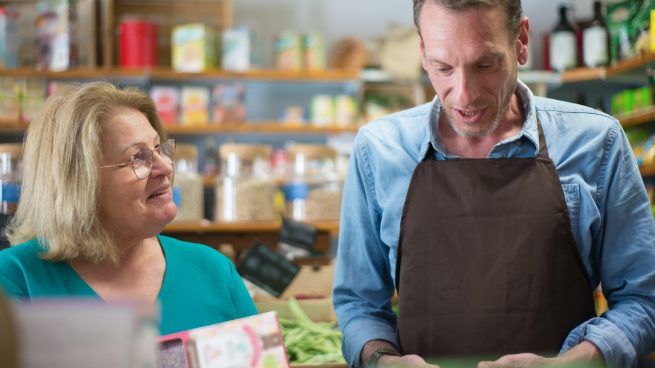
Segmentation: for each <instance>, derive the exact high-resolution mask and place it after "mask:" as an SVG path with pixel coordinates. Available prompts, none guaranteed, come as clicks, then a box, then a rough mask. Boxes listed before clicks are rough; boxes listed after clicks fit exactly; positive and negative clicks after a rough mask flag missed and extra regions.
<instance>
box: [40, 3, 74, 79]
mask: <svg viewBox="0 0 655 368" xmlns="http://www.w3.org/2000/svg"><path fill="white" fill-rule="evenodd" d="M69 13H70V8H69V4H68V1H66V0H58V1H48V2H39V3H38V16H37V18H36V40H35V50H36V68H37V69H45V70H66V69H68V68H69V67H70V56H71V49H70V46H71V39H70V27H71V25H70V22H69Z"/></svg>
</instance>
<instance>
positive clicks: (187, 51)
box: [171, 23, 216, 72]
mask: <svg viewBox="0 0 655 368" xmlns="http://www.w3.org/2000/svg"><path fill="white" fill-rule="evenodd" d="M172 33H173V37H172V38H173V40H172V44H171V49H172V52H173V69H174V70H177V71H181V72H201V71H204V70H207V69H211V68H213V67H214V66H215V65H216V46H215V36H214V31H213V30H212V29H210V28H209V27H208V26H206V25H204V24H202V23H193V24H185V25H179V26H176V27H174V28H173V32H172Z"/></svg>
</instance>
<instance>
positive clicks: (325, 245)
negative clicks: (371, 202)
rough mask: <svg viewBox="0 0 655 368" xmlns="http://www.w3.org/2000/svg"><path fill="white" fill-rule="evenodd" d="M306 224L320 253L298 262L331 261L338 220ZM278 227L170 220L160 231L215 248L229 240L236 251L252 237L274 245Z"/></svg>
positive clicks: (251, 241)
mask: <svg viewBox="0 0 655 368" xmlns="http://www.w3.org/2000/svg"><path fill="white" fill-rule="evenodd" d="M309 224H310V225H312V226H314V227H316V229H317V234H316V242H315V244H314V250H315V251H316V252H317V253H319V254H321V255H320V256H317V257H311V258H309V259H304V260H299V261H298V262H297V263H309V264H312V263H314V264H315V263H318V264H327V263H329V262H330V255H329V253H330V247H331V242H332V238H333V237H335V236H336V235H337V233H338V232H339V222H338V221H320V222H310V223H309ZM280 227H281V223H280V222H279V221H274V222H241V223H216V222H208V221H203V222H188V223H173V224H170V225H168V226H167V227H166V228H165V229H164V232H163V233H164V234H165V235H171V236H174V237H175V238H178V239H182V240H186V241H190V242H196V243H201V244H206V245H209V246H211V247H214V248H218V247H219V246H220V245H221V244H231V245H233V246H234V248H235V250H236V251H237V253H239V252H242V251H244V250H246V249H247V248H248V247H249V246H250V245H251V244H252V243H253V242H254V241H255V240H259V241H262V242H264V243H265V244H267V245H269V246H275V245H277V242H278V234H279V231H280Z"/></svg>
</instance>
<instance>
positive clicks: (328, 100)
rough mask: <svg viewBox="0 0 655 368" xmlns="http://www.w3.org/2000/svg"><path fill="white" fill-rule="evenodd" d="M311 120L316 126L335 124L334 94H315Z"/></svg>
mask: <svg viewBox="0 0 655 368" xmlns="http://www.w3.org/2000/svg"><path fill="white" fill-rule="evenodd" d="M310 120H311V122H312V124H314V125H316V126H328V125H333V124H334V99H333V98H332V96H330V95H315V96H314V97H312V106H311V117H310Z"/></svg>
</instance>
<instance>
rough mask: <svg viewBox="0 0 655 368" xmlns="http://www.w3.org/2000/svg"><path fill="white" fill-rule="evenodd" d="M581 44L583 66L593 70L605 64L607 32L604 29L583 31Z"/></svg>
mask: <svg viewBox="0 0 655 368" xmlns="http://www.w3.org/2000/svg"><path fill="white" fill-rule="evenodd" d="M582 42H583V54H584V63H585V66H587V67H589V68H593V67H596V66H601V65H606V64H607V61H608V60H607V59H608V53H607V32H606V31H605V29H604V28H602V27H592V28H587V29H585V31H584V35H583V41H582Z"/></svg>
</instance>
